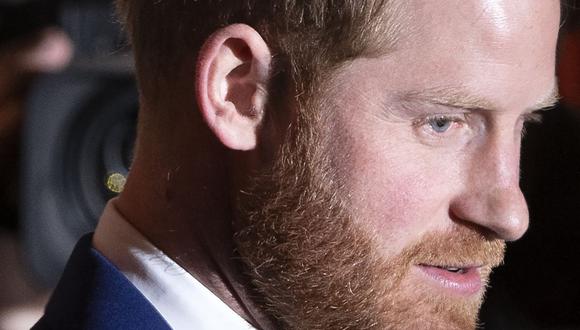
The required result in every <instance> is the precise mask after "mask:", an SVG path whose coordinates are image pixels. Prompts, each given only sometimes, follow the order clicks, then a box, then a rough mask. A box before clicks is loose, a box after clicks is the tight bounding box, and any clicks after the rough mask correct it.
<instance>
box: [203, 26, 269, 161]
mask: <svg viewBox="0 0 580 330" xmlns="http://www.w3.org/2000/svg"><path fill="white" fill-rule="evenodd" d="M270 64H271V55H270V50H269V48H268V46H267V45H266V43H265V41H264V40H263V39H262V37H261V36H260V35H259V34H258V32H256V31H255V30H254V29H252V28H251V27H249V26H247V25H243V24H235V25H230V26H227V27H225V28H222V29H220V30H218V31H216V32H215V33H214V34H213V35H212V36H211V37H210V38H209V39H208V40H207V41H206V43H205V44H204V46H203V47H202V49H201V51H200V53H199V59H198V63H197V76H196V94H197V95H196V96H197V102H198V106H199V110H200V111H201V113H202V116H203V117H204V119H205V121H206V123H207V125H208V126H209V128H210V129H211V130H212V132H213V133H214V134H215V135H216V137H217V138H218V139H219V140H220V141H221V142H222V143H223V144H224V145H225V146H226V147H228V148H230V149H233V150H252V149H254V148H255V147H256V146H257V143H258V139H257V137H258V129H259V127H260V125H261V123H262V120H263V118H264V111H265V104H266V98H267V93H266V85H267V83H268V80H269V74H270Z"/></svg>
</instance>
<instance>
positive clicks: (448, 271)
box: [418, 264, 483, 296]
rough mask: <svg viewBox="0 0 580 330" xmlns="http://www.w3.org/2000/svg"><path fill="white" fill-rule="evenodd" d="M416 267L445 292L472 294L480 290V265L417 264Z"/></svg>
mask: <svg viewBox="0 0 580 330" xmlns="http://www.w3.org/2000/svg"><path fill="white" fill-rule="evenodd" d="M418 268H419V269H420V270H421V272H422V273H423V275H425V276H426V277H427V279H428V280H429V281H431V282H432V283H433V284H434V285H435V286H437V287H440V288H441V289H443V290H444V291H446V292H450V293H452V294H455V295H459V296H473V295H476V294H478V293H480V292H481V291H482V288H483V280H482V278H481V268H482V266H464V265H451V266H444V265H428V264H419V265H418Z"/></svg>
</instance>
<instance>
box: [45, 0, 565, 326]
mask: <svg viewBox="0 0 580 330" xmlns="http://www.w3.org/2000/svg"><path fill="white" fill-rule="evenodd" d="M119 11H120V13H121V17H122V18H123V21H124V22H125V25H126V28H127V31H128V32H129V35H130V39H131V42H132V45H133V48H134V53H135V58H136V67H137V77H138V81H139V87H140V92H141V94H140V95H141V98H140V101H141V109H140V118H139V132H138V139H137V146H136V150H135V157H134V163H133V166H132V169H131V173H130V175H129V178H128V181H127V184H126V186H125V190H124V191H123V193H122V194H121V195H120V197H119V198H118V199H115V200H113V201H112V202H110V203H109V205H108V206H107V208H106V210H105V212H104V214H103V216H102V218H101V220H100V223H99V225H98V227H97V230H96V232H95V234H94V236H88V237H86V238H84V239H83V240H81V242H80V243H79V245H78V247H77V248H76V250H75V252H74V253H73V256H72V258H71V261H70V262H69V266H68V268H67V270H66V271H65V274H64V276H63V278H62V280H61V283H60V284H59V287H58V288H57V289H56V292H55V294H54V296H53V298H52V300H51V302H50V303H49V305H48V307H47V312H46V315H45V316H44V317H43V318H42V319H41V320H40V322H39V323H38V324H37V328H39V329H41V328H49V327H52V328H59V329H62V328H99V329H103V328H111V329H112V328H159V329H166V328H175V329H187V328H191V329H252V328H257V329H473V328H475V327H476V326H477V324H478V317H477V316H478V309H479V307H480V305H481V303H482V300H483V296H484V291H485V288H486V285H487V281H488V278H489V275H490V272H491V270H492V269H493V268H494V267H496V266H498V265H499V264H501V263H502V259H503V253H504V246H505V242H506V241H513V240H517V239H518V238H520V237H521V236H522V235H523V234H524V232H525V231H526V228H527V226H528V211H527V207H526V203H525V200H524V197H523V195H522V193H521V191H520V188H519V152H520V143H521V137H522V132H523V127H524V124H525V122H526V121H527V120H533V119H534V118H535V117H536V115H535V114H534V112H535V111H537V110H541V109H544V108H547V107H550V106H551V105H553V103H554V102H555V101H556V99H557V92H556V90H557V88H556V79H555V73H554V66H555V49H556V39H557V33H558V28H559V20H560V3H559V1H557V0H543V1H537V0H519V1H511V0H486V1H480V0H444V1H426V0H409V1H402V0H364V1H363V0H356V1H355V0H337V1H326V0H311V1H292V0H272V1H250V0H248V1H234V0H222V1H209V0H197V1H192V0H186V1H183V0H179V1H175V0H161V1H138V0H120V1H119Z"/></svg>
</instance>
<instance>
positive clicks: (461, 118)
mask: <svg viewBox="0 0 580 330" xmlns="http://www.w3.org/2000/svg"><path fill="white" fill-rule="evenodd" d="M467 117H468V114H460V115H441V114H439V115H431V116H426V117H423V118H419V119H418V120H416V121H415V122H414V123H413V126H415V127H423V126H425V125H429V124H430V123H432V122H435V121H437V120H441V121H447V122H451V123H452V124H454V123H456V124H464V123H466V122H467V120H468V118H467ZM431 131H433V129H431ZM433 132H434V131H433ZM434 133H435V134H437V135H441V134H444V133H437V132H434Z"/></svg>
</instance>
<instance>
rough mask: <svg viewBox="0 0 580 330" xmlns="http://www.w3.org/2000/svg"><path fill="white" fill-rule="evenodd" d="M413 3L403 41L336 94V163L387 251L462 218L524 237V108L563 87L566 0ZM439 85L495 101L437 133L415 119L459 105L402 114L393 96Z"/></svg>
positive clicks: (506, 236)
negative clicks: (558, 60)
mask: <svg viewBox="0 0 580 330" xmlns="http://www.w3.org/2000/svg"><path fill="white" fill-rule="evenodd" d="M449 8H453V10H449ZM408 11H409V13H412V14H410V16H409V19H408V22H410V24H409V25H408V32H409V34H408V35H407V36H405V37H403V39H402V40H401V43H400V44H399V46H398V47H397V49H396V50H395V51H394V52H393V53H391V54H388V55H386V56H383V57H380V58H373V59H357V60H355V61H354V62H352V63H350V64H349V65H347V66H345V67H344V68H343V69H341V70H340V71H339V72H338V73H337V75H336V76H335V78H334V79H335V80H334V82H333V84H332V88H330V89H329V91H328V94H329V95H328V96H329V99H330V100H333V106H332V107H331V108H332V111H333V114H332V117H333V118H334V120H335V121H336V122H335V123H334V125H336V126H337V127H339V128H340V129H337V130H334V131H333V132H334V133H335V134H336V136H334V137H330V140H331V141H332V140H335V141H341V143H337V144H335V145H333V146H332V148H333V151H334V153H333V154H334V155H335V156H336V157H335V159H334V163H335V164H338V165H337V169H338V172H339V177H341V178H342V180H343V184H344V185H345V186H346V187H347V190H348V191H349V196H350V199H351V204H352V207H353V213H354V214H355V215H356V216H355V218H357V219H359V220H360V221H361V223H363V224H364V225H365V226H368V228H370V230H372V231H374V232H376V233H377V234H378V235H379V237H382V238H383V243H384V249H385V253H386V254H387V255H394V254H396V253H397V252H399V251H401V250H402V249H403V248H404V247H405V246H408V245H409V244H410V243H412V242H414V241H416V240H417V239H418V238H419V237H421V235H423V234H424V233H426V232H432V231H441V230H449V229H450V228H451V227H453V226H455V225H466V224H467V225H469V226H474V227H476V228H478V229H479V230H481V231H482V232H485V233H486V234H488V235H490V236H493V237H495V238H500V239H503V240H516V239H518V238H519V237H521V236H522V235H523V234H524V232H525V230H526V229H527V226H528V211H527V206H526V202H525V200H524V197H523V195H522V193H521V191H520V188H519V153H520V142H521V141H520V136H521V127H522V119H521V116H522V115H523V113H524V112H525V111H526V109H528V108H529V107H531V106H533V105H534V104H535V103H536V102H538V100H540V99H542V97H545V96H546V95H548V94H549V93H550V91H551V90H552V89H553V87H554V84H555V73H554V66H555V44H556V38H557V31H558V28H559V15H560V14H559V13H560V7H559V2H558V1H555V0H550V1H535V0H525V1H499V0H496V1H464V0H449V1H443V2H441V1H411V2H410V3H409V7H408ZM442 87H445V88H461V89H463V90H465V91H466V92H467V94H469V95H474V96H477V97H480V98H483V99H485V100H487V101H488V102H489V103H491V104H494V105H495V109H493V110H485V111H478V112H473V113H471V114H470V119H469V122H466V123H459V124H452V125H450V127H449V128H448V129H447V131H446V132H444V133H442V134H437V133H436V132H434V131H433V130H432V127H430V126H429V125H428V124H423V125H421V126H419V127H417V126H416V125H414V124H413V123H414V122H415V121H416V120H417V119H418V118H421V117H424V116H428V115H434V114H437V113H439V112H445V113H447V112H451V113H457V112H460V110H461V109H451V110H450V109H444V108H442V107H439V106H429V105H417V106H416V107H417V108H416V109H413V113H410V112H408V115H405V113H404V110H401V108H402V104H401V102H400V101H398V100H397V98H396V97H395V95H399V94H404V93H406V92H408V91H415V90H416V91H422V90H426V89H433V88H435V89H436V88H442ZM401 111H402V112H403V115H402V116H401V115H394V113H401ZM331 134H332V133H331Z"/></svg>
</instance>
